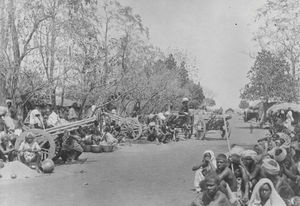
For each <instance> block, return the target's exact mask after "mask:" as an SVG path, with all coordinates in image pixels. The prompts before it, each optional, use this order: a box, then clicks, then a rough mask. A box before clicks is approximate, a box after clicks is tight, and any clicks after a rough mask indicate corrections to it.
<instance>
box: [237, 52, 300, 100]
mask: <svg viewBox="0 0 300 206" xmlns="http://www.w3.org/2000/svg"><path fill="white" fill-rule="evenodd" d="M289 70H290V68H289V64H288V63H287V62H286V61H285V60H284V59H282V58H279V57H277V56H276V55H275V54H272V53H271V52H269V51H266V50H262V51H261V52H259V53H258V55H257V57H256V60H255V63H254V65H253V66H252V68H251V70H250V71H249V72H248V79H249V83H248V84H246V86H245V87H244V89H243V90H242V93H241V98H242V99H247V100H259V99H264V100H267V101H268V100H270V99H274V100H279V101H287V102H291V101H294V100H295V99H296V90H295V81H294V79H293V77H292V75H291V74H289Z"/></svg>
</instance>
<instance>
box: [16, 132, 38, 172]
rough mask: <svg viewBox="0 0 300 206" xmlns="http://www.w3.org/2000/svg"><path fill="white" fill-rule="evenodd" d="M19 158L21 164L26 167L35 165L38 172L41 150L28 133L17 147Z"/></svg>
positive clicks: (32, 136)
mask: <svg viewBox="0 0 300 206" xmlns="http://www.w3.org/2000/svg"><path fill="white" fill-rule="evenodd" d="M19 158H20V160H21V162H23V163H24V164H26V165H30V164H31V163H36V169H37V170H38V168H39V166H40V160H41V148H40V146H39V144H38V143H37V142H36V141H35V138H34V135H33V134H32V133H28V134H27V135H26V137H25V140H24V141H23V142H22V143H21V145H20V147H19Z"/></svg>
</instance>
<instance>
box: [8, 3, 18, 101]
mask: <svg viewBox="0 0 300 206" xmlns="http://www.w3.org/2000/svg"><path fill="white" fill-rule="evenodd" d="M8 7H9V8H8V11H9V24H10V25H9V26H10V34H11V40H12V50H13V65H12V72H9V73H10V75H11V78H10V81H11V82H10V88H11V90H10V91H9V93H10V96H11V98H12V100H13V102H14V103H15V102H16V96H15V93H16V90H17V86H18V81H19V72H20V64H21V59H20V57H21V55H20V46H19V41H18V33H17V28H16V25H15V7H14V0H11V1H9V4H8Z"/></svg>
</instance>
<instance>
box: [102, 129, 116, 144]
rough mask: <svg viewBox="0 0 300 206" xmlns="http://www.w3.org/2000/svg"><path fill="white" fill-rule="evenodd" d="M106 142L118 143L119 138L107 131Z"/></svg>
mask: <svg viewBox="0 0 300 206" xmlns="http://www.w3.org/2000/svg"><path fill="white" fill-rule="evenodd" d="M104 136H105V139H104V140H105V143H106V144H108V145H116V144H117V143H118V140H117V139H116V138H114V136H113V135H112V134H111V133H109V132H107V133H106V134H105V135H104Z"/></svg>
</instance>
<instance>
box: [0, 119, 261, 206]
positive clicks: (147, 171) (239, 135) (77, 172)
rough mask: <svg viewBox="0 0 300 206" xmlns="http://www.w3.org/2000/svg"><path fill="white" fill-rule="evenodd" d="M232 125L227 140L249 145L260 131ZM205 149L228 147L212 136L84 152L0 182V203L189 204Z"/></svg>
mask: <svg viewBox="0 0 300 206" xmlns="http://www.w3.org/2000/svg"><path fill="white" fill-rule="evenodd" d="M231 125H232V135H231V138H230V143H231V144H232V143H236V144H241V145H250V144H253V143H254V142H255V141H256V140H257V138H258V137H262V135H263V134H264V131H263V130H259V129H254V131H253V133H252V134H250V130H249V128H248V127H249V124H244V123H242V120H241V119H240V117H234V118H233V119H232V120H231ZM206 149H213V150H214V151H215V153H217V154H218V153H220V152H227V151H228V149H227V144H226V141H223V140H215V139H211V140H205V141H196V140H189V141H185V142H177V143H170V144H167V145H155V144H143V145H136V144H133V145H131V146H124V147H121V148H120V149H119V150H117V151H116V152H113V153H101V154H93V153H85V154H84V156H86V157H88V161H87V162H86V163H84V164H74V165H64V166H59V167H56V168H55V173H53V174H51V175H43V176H41V177H36V178H33V179H15V180H0V191H1V192H0V201H1V203H0V205H32V206H35V205H49V206H50V205H64V206H66V205H102V206H106V205H109V206H110V205H123V206H127V205H128V206H136V205H137V206H138V205H143V206H148V205H149V206H150V205H162V206H163V205H172V206H176V205H178V206H182V205H188V203H190V202H191V201H192V199H193V198H194V197H195V194H194V193H193V191H192V190H191V189H192V188H193V172H192V170H191V168H192V166H193V165H194V164H197V163H199V161H200V160H201V159H200V158H201V156H202V153H203V151H204V150H206Z"/></svg>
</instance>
